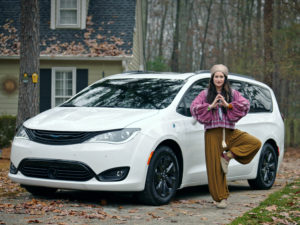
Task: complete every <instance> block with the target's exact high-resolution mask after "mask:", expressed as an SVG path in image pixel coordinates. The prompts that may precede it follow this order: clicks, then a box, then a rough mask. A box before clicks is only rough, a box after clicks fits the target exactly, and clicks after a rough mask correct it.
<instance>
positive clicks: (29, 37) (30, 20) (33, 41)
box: [17, 0, 40, 127]
mask: <svg viewBox="0 0 300 225" xmlns="http://www.w3.org/2000/svg"><path fill="white" fill-rule="evenodd" d="M20 21H21V37H20V42H21V46H20V48H21V49H20V50H21V51H20V76H19V101H18V116H17V127H18V126H19V125H21V124H22V123H23V122H24V121H25V120H26V119H28V118H30V117H33V116H34V115H36V114H38V112H39V82H37V83H33V80H32V77H31V76H32V74H33V73H37V74H39V67H40V63H39V55H40V45H39V43H40V34H39V25H40V17H39V1H38V0H21V19H20ZM24 74H27V75H28V76H27V77H26V75H24Z"/></svg>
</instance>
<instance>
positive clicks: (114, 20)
mask: <svg viewBox="0 0 300 225" xmlns="http://www.w3.org/2000/svg"><path fill="white" fill-rule="evenodd" d="M0 4H1V5H2V6H3V5H4V4H5V7H1V9H0V56H12V55H19V54H20V42H19V37H18V35H19V32H20V23H19V20H20V19H19V18H18V17H16V15H19V14H20V3H19V0H11V1H6V0H0ZM39 4H40V51H41V55H51V56H57V55H68V56H86V57H99V56H120V55H122V56H123V55H131V54H132V43H133V30H134V25H135V0H114V1H111V0H101V1H99V0H98V1H97V0H89V9H88V15H87V19H86V29H83V30H81V29H55V30H51V29H50V8H51V5H50V1H49V0H40V3H39ZM16 5H17V7H16Z"/></svg>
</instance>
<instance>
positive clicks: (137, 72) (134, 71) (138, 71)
mask: <svg viewBox="0 0 300 225" xmlns="http://www.w3.org/2000/svg"><path fill="white" fill-rule="evenodd" d="M123 73H131V74H143V73H153V74H179V73H177V72H158V71H147V70H130V71H124V72H123Z"/></svg>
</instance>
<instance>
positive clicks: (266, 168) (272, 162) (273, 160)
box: [248, 144, 278, 189]
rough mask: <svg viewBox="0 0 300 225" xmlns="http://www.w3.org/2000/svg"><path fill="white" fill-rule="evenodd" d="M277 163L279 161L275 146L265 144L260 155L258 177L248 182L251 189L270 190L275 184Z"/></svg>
mask: <svg viewBox="0 0 300 225" xmlns="http://www.w3.org/2000/svg"><path fill="white" fill-rule="evenodd" d="M277 163H278V159H277V155H276V153H275V150H274V148H273V146H272V145H270V144H265V145H264V146H263V149H262V152H261V155H260V160H259V165H258V169H257V177H256V179H253V180H248V183H249V185H250V187H251V188H253V189H270V188H271V187H272V186H273V184H274V182H275V178H276V172H277Z"/></svg>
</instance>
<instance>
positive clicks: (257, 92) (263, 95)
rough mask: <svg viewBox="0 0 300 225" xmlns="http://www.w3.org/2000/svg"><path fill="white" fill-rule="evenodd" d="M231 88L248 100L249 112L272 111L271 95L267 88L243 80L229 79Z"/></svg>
mask: <svg viewBox="0 0 300 225" xmlns="http://www.w3.org/2000/svg"><path fill="white" fill-rule="evenodd" d="M229 82H230V85H231V88H233V89H235V90H237V91H239V92H241V94H242V95H243V96H244V97H245V98H247V99H248V100H249V101H250V111H249V113H257V112H272V109H273V105H272V97H271V93H270V91H269V90H268V89H266V88H264V87H261V86H258V85H255V84H251V83H248V82H243V81H235V80H230V81H229Z"/></svg>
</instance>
